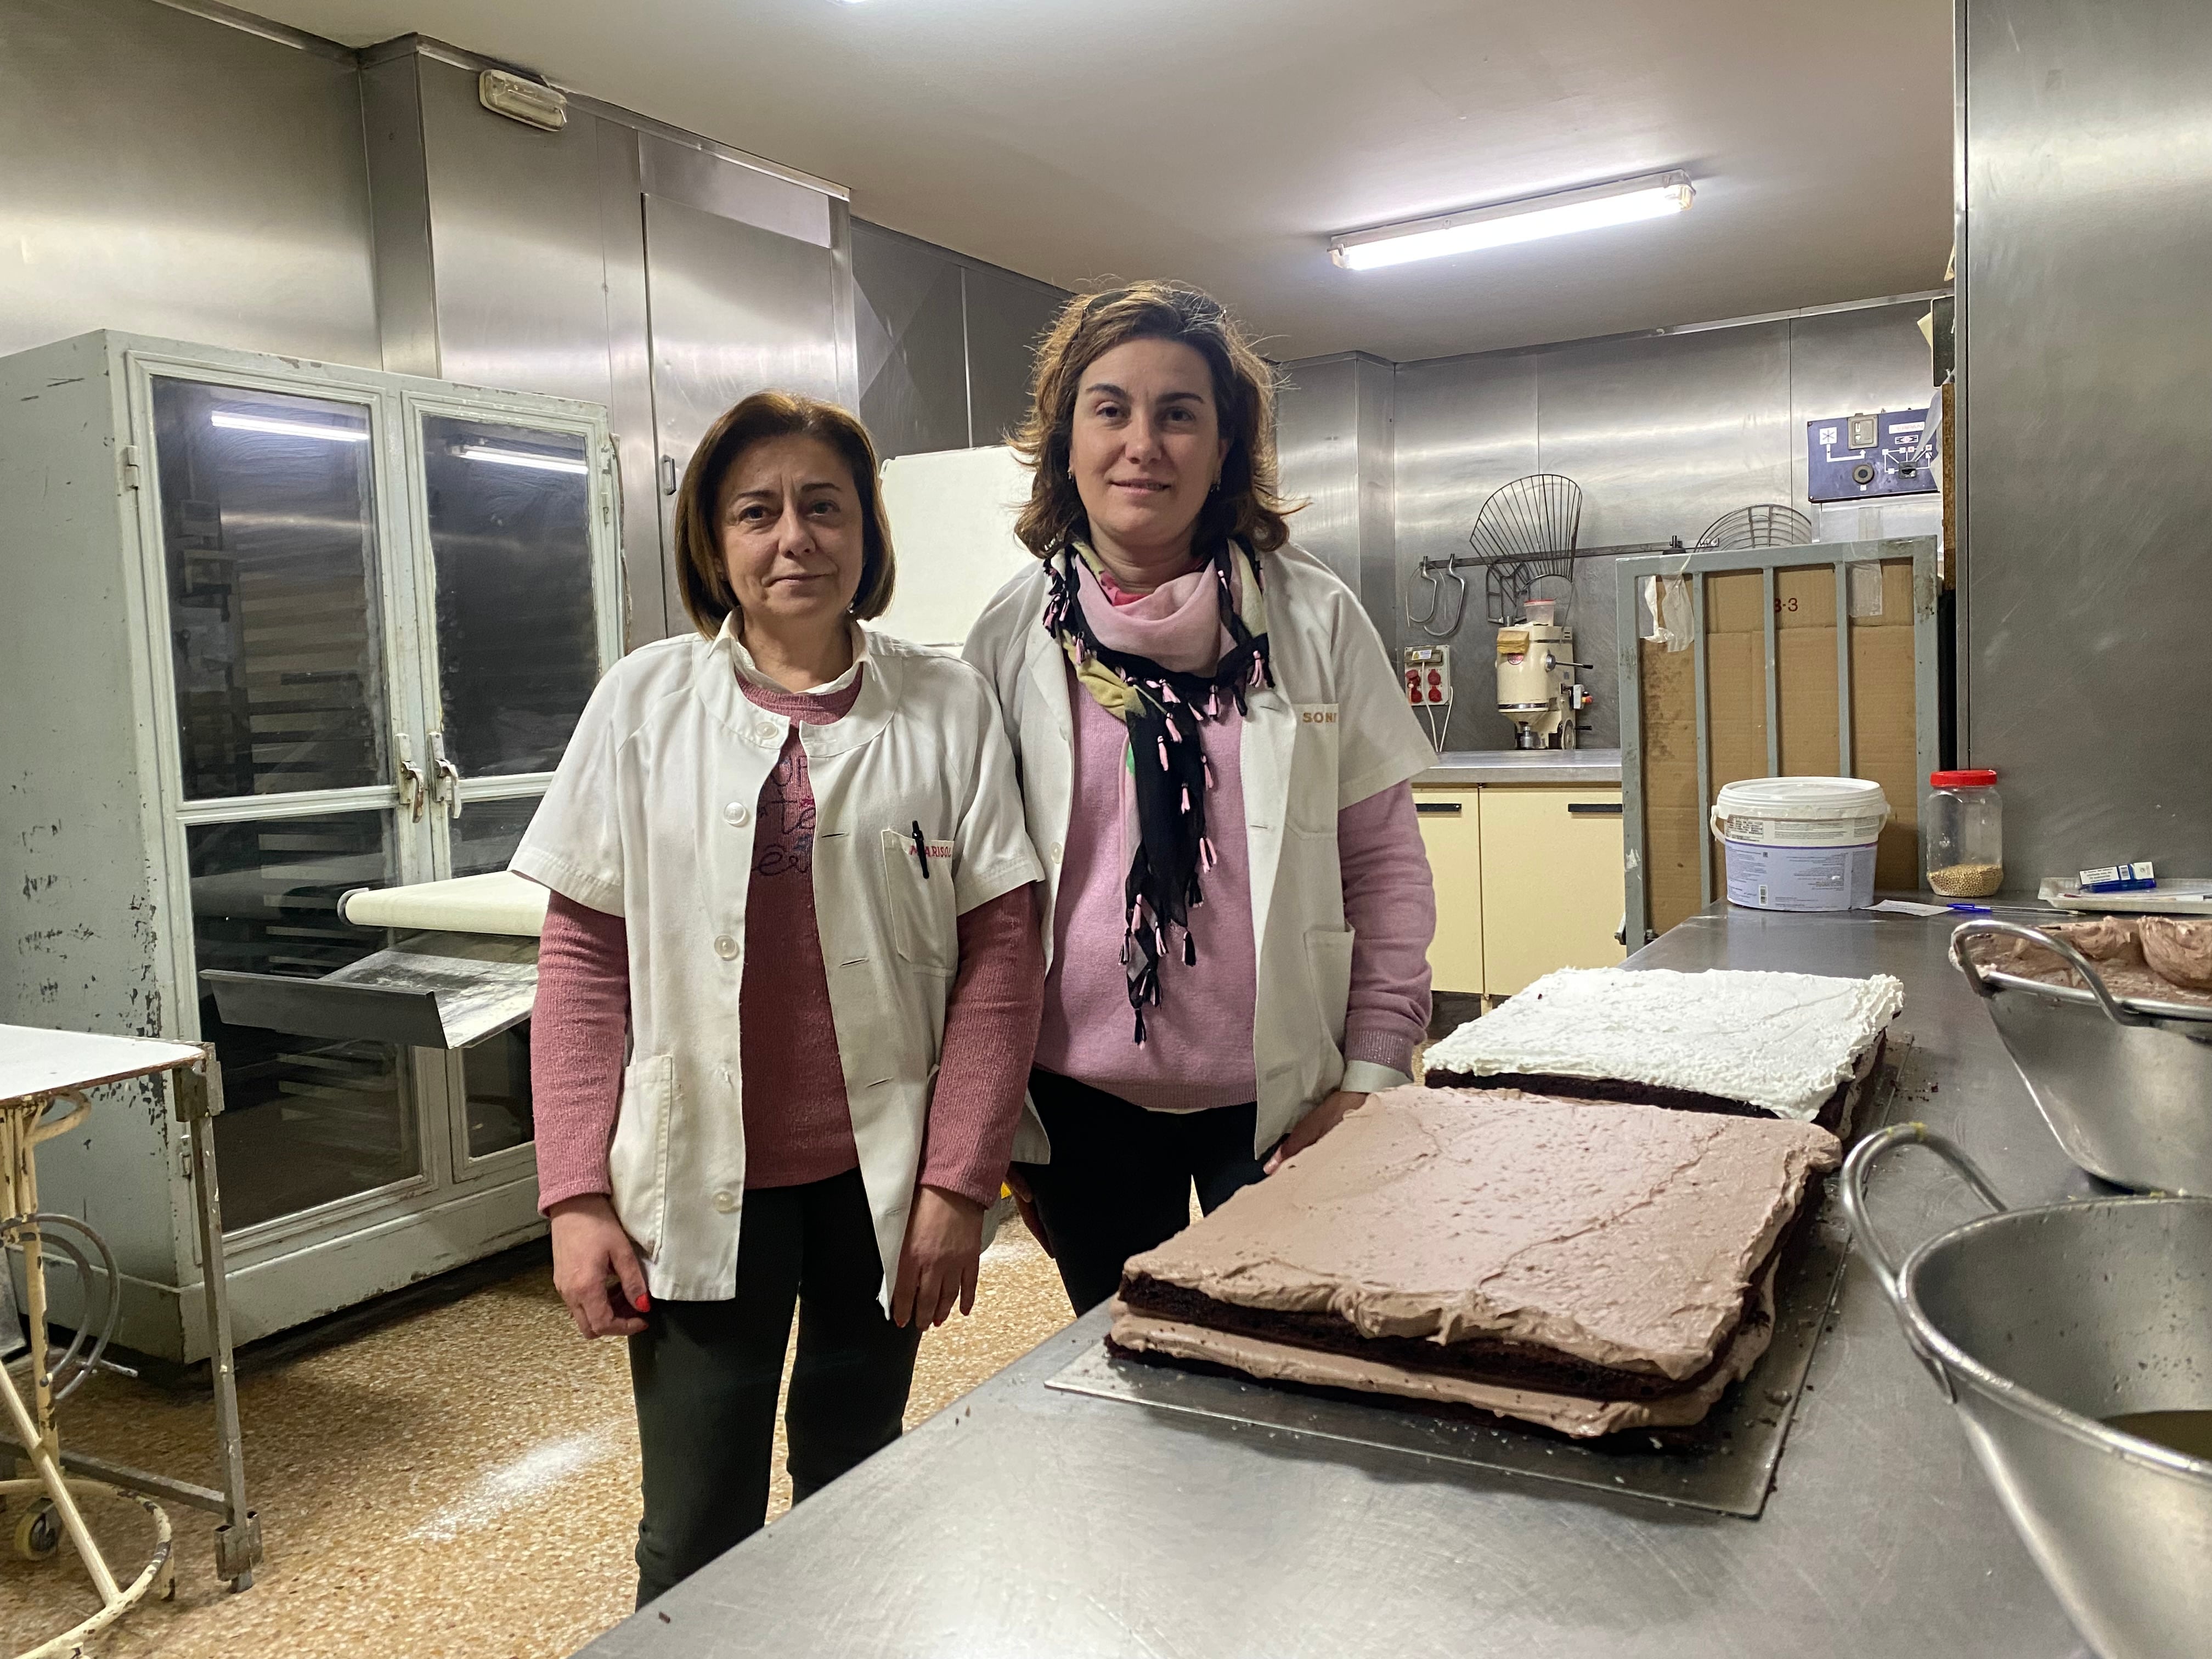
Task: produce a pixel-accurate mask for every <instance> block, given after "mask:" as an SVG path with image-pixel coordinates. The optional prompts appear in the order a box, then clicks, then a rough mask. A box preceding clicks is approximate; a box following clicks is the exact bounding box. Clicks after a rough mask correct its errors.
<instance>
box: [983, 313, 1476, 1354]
mask: <svg viewBox="0 0 2212 1659" xmlns="http://www.w3.org/2000/svg"><path fill="white" fill-rule="evenodd" d="M1017 443H1018V447H1019V448H1020V449H1021V451H1022V453H1023V454H1024V457H1025V459H1028V460H1029V461H1030V464H1031V465H1032V466H1033V467H1034V469H1035V477H1034V480H1033V482H1032V486H1031V490H1030V501H1029V503H1028V506H1027V507H1026V508H1025V509H1024V512H1023V513H1022V515H1021V520H1020V523H1019V532H1020V535H1021V537H1022V539H1023V540H1024V543H1026V544H1027V545H1028V547H1029V549H1030V551H1031V552H1032V553H1034V554H1035V555H1036V558H1037V565H1036V568H1035V569H1034V570H1031V571H1028V572H1025V573H1024V574H1022V575H1020V576H1018V577H1017V578H1016V579H1015V580H1013V581H1012V582H1010V583H1009V584H1007V586H1006V588H1005V589H1004V590H1002V591H1001V592H1000V593H999V595H998V596H997V598H996V599H994V600H993V601H992V604H991V605H990V607H989V608H988V609H987V611H985V612H984V614H983V616H982V617H981V619H980V620H979V621H978V622H977V623H976V625H975V629H974V631H973V632H972V633H971V634H970V635H969V639H968V645H967V655H968V659H969V661H970V662H972V663H974V664H975V665H976V666H977V667H978V668H980V669H981V670H982V671H983V672H984V674H985V676H986V677H987V678H988V679H989V680H990V681H991V683H992V684H993V686H994V688H995V689H996V690H997V692H998V695H999V701H1000V706H1001V707H1002V708H1003V709H1004V711H1005V714H1006V729H1007V733H1008V736H1009V737H1010V738H1012V743H1013V745H1014V750H1015V752H1016V755H1017V757H1018V760H1019V762H1020V765H1021V771H1022V787H1023V798H1024V809H1025V811H1026V813H1027V816H1028V821H1029V829H1030V840H1031V841H1032V842H1034V843H1035V844H1036V848H1037V851H1038V852H1039V854H1041V855H1042V860H1043V862H1044V867H1045V893H1046V898H1045V902H1046V907H1047V915H1048V927H1047V936H1046V939H1045V948H1046V951H1047V961H1048V967H1047V972H1046V978H1045V996H1044V1012H1043V1018H1042V1029H1041V1032H1040V1036H1039V1039H1038V1044H1037V1054H1036V1066H1035V1067H1034V1068H1033V1069H1032V1071H1031V1073H1030V1086H1029V1095H1030V1105H1031V1107H1032V1108H1033V1111H1032V1113H1031V1115H1030V1116H1029V1117H1028V1118H1027V1119H1025V1121H1024V1125H1023V1132H1022V1133H1021V1135H1020V1136H1019V1137H1018V1139H1017V1141H1016V1145H1015V1148H1014V1158H1015V1165H1014V1169H1013V1171H1012V1175H1011V1176H1010V1178H1009V1179H1010V1183H1011V1184H1012V1186H1013V1188H1014V1191H1015V1194H1016V1196H1017V1197H1018V1199H1020V1200H1021V1201H1022V1205H1023V1209H1024V1216H1025V1218H1027V1219H1028V1220H1029V1222H1030V1226H1031V1229H1032V1230H1033V1231H1036V1233H1037V1235H1038V1237H1039V1238H1040V1239H1041V1240H1042V1242H1043V1243H1045V1245H1046V1248H1047V1249H1050V1250H1051V1251H1052V1252H1053V1254H1054V1257H1055V1259H1056V1261H1057V1264H1058V1266H1059V1268H1060V1278H1061V1281H1062V1283H1063V1284H1064V1285H1066V1289H1067V1293H1068V1297H1069V1299H1070V1301H1071V1302H1073V1304H1074V1306H1075V1308H1076V1309H1077V1310H1078V1311H1082V1310H1085V1309H1088V1308H1090V1307H1092V1306H1094V1305H1096V1304H1097V1303H1099V1302H1101V1301H1103V1300H1104V1299H1105V1298H1106V1297H1109V1296H1110V1295H1111V1294H1113V1291H1114V1289H1115V1285H1116V1284H1117V1282H1118V1281H1119V1279H1120V1275H1121V1264H1122V1262H1123V1261H1125V1260H1126V1259H1127V1257H1128V1256H1130V1255H1133V1254H1136V1253H1137V1252H1139V1251H1141V1250H1145V1249H1150V1248H1151V1247H1152V1246H1153V1245H1155V1244H1158V1243H1160V1242H1162V1241H1163V1240H1164V1239H1166V1238H1167V1237H1170V1236H1171V1235H1172V1234H1174V1233H1176V1232H1177V1231H1180V1230H1181V1229H1182V1227H1183V1225H1185V1224H1186V1222H1187V1221H1188V1217H1189V1205H1190V1199H1191V1194H1192V1192H1193V1189H1194V1188H1195V1190H1196V1193H1197V1196H1198V1200H1199V1202H1200V1204H1201V1205H1202V1206H1204V1207H1205V1208H1206V1209H1208V1210H1211V1209H1212V1208H1213V1206H1216V1205H1217V1204H1218V1203H1220V1202H1221V1201H1222V1200H1224V1199H1225V1198H1226V1197H1227V1196H1228V1195H1229V1194H1231V1193H1232V1192H1234V1191H1235V1190H1236V1189H1237V1188H1239V1187H1241V1186H1243V1185H1244V1184H1245V1183H1247V1182H1251V1181H1255V1180H1257V1179H1259V1178H1260V1177H1261V1175H1262V1174H1263V1173H1264V1172H1265V1171H1266V1170H1269V1169H1272V1168H1273V1167H1274V1166H1275V1165H1276V1164H1279V1163H1280V1161H1281V1160H1282V1159H1284V1158H1287V1157H1290V1156H1291V1155H1292V1154H1294V1153H1296V1152H1298V1151H1299V1150H1301V1149H1302V1148H1304V1147H1305V1146H1309V1145H1310V1144H1311V1143H1312V1142H1314V1141H1315V1140H1316V1139H1319V1138H1320V1137H1321V1136H1322V1135H1323V1134H1326V1133H1328V1130H1329V1129H1331V1128H1332V1127H1334V1126H1335V1125H1336V1124H1337V1123H1338V1122H1340V1121H1341V1120H1342V1119H1343V1117H1344V1115H1345V1114H1346V1112H1348V1111H1351V1110H1353V1109H1356V1108H1357V1107H1358V1105H1359V1103H1361V1102H1362V1101H1363V1100H1364V1099H1365V1098H1366V1096H1367V1094H1368V1093H1369V1092H1370V1091H1373V1090H1376V1089H1379V1088H1385V1087H1388V1086H1389V1085H1392V1084H1395V1083H1402V1082H1405V1081H1407V1080H1408V1073H1410V1071H1411V1068H1412V1060H1413V1046H1414V1044H1415V1042H1417V1041H1418V1040H1419V1038H1420V1036H1422V1035H1423V1033H1424V1031H1425V1028H1426V1025H1427V1023H1428V1016H1429V970H1428V958H1427V951H1428V945H1429V939H1430V935H1431V933H1432V932H1433V931H1434V928H1435V921H1436V905H1435V896H1434V893H1433V890H1432V889H1431V884H1430V879H1429V869H1428V861H1427V859H1426V857H1425V854H1424V852H1423V849H1422V845H1421V837H1420V831H1419V823H1418V820H1417V819H1416V817H1415V815H1414V810H1413V795H1412V790H1411V788H1410V780H1411V779H1412V778H1413V776H1414V775H1415V774H1417V773H1419V771H1421V770H1422V769H1424V768H1425V767H1426V766H1428V765H1430V764H1431V763H1432V761H1433V759H1434V755H1433V751H1432V750H1431V746H1430V744H1429V742H1428V740H1427V738H1425V736H1424V735H1423V733H1422V732H1421V730H1420V727H1419V723H1418V722H1417V721H1416V720H1414V718H1413V714H1412V711H1411V710H1410V708H1408V707H1407V702H1406V700H1405V694H1404V692H1403V690H1402V689H1401V686H1400V684H1399V679H1398V676H1397V673H1396V671H1395V669H1394V668H1393V667H1392V665H1391V664H1390V662H1389V659H1388V657H1387V656H1386V655H1385V653H1384V652H1383V644H1382V641H1381V639H1380V637H1379V636H1378V635H1376V631H1375V628H1374V625H1373V624H1372V623H1370V621H1369V620H1368V618H1367V617H1366V614H1365V613H1364V611H1362V610H1361V609H1360V605H1359V602H1358V599H1357V598H1356V597H1355V596H1354V595H1353V594H1352V591H1351V590H1350V589H1349V588H1347V587H1346V586H1345V585H1344V584H1343V583H1342V582H1341V581H1340V580H1337V578H1336V577H1335V576H1334V574H1331V573H1330V572H1329V570H1328V568H1327V567H1326V566H1324V565H1323V564H1322V562H1320V561H1319V560H1317V559H1316V558H1314V557H1313V556H1311V555H1310V554H1308V553H1305V552H1304V551H1302V550H1299V549H1298V548H1297V547H1295V546H1293V545H1291V542H1290V539H1289V531H1288V526H1287V525H1286V524H1285V504H1284V503H1283V502H1282V501H1280V500H1279V497H1278V495H1277V492H1276V483H1275V471H1274V445H1273V376H1272V374H1271V372H1270V370H1269V369H1268V368H1267V364H1266V363H1265V362H1263V361H1262V360H1261V358H1260V356H1258V355H1257V353H1255V351H1254V350H1253V349H1252V348H1251V346H1250V344H1249V342H1248V341H1247V340H1246V338H1245V337H1244V336H1243V332H1242V331H1240V330H1239V328H1238V327H1237V324H1236V323H1235V321H1234V320H1233V319H1231V317H1230V316H1229V315H1228V314H1227V313H1225V311H1224V310H1223V308H1222V307H1221V306H1220V305H1219V304H1218V303H1217V302H1216V301H1213V300H1212V299H1211V298H1210V297H1208V296H1207V295H1204V294H1202V293H1200V292H1198V291H1197V290H1195V289H1190V288H1187V287H1182V286H1180V285H1175V284H1168V283H1138V284H1135V285H1133V286H1131V287H1127V288H1121V289H1115V290H1114V291H1112V292H1110V293H1104V294H1097V295H1087V296H1085V297H1081V298H1078V299H1076V300H1073V301H1070V302H1069V304H1068V305H1067V307H1066V309H1065V310H1064V311H1063V312H1062V313H1061V314H1060V319H1059V320H1058V322H1057V323H1056V324H1055V325H1054V327H1053V328H1052V330H1051V331H1050V332H1049V333H1048V336H1047V337H1046V338H1045V341H1044V343H1043V345H1042V349H1041V350H1040V353H1039V359H1038V364H1037V368H1036V383H1035V392H1034V398H1033V400H1032V408H1031V410H1030V416H1029V418H1028V421H1027V422H1026V424H1025V425H1024V428H1023V430H1022V432H1021V434H1020V435H1019V436H1018V440H1017Z"/></svg>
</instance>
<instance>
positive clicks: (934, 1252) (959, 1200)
mask: <svg viewBox="0 0 2212 1659" xmlns="http://www.w3.org/2000/svg"><path fill="white" fill-rule="evenodd" d="M982 1254H983V1206H981V1205H980V1204H978V1203H977V1202H976V1201H975V1200H974V1199H972V1198H963V1196H961V1194H958V1193H949V1192H947V1191H945V1189H944V1188H942V1187H923V1188H919V1189H917V1190H916V1192H915V1195H914V1208H913V1209H912V1210H911V1211H910V1212H908V1215H907V1218H906V1243H904V1244H902V1245H901V1246H900V1248H899V1268H898V1280H897V1283H896V1285H893V1287H892V1289H891V1323H893V1324H894V1325H898V1326H901V1327H903V1326H906V1325H908V1324H909V1323H914V1322H919V1323H921V1324H924V1325H942V1324H943V1323H944V1322H945V1321H946V1320H948V1319H950V1318H951V1316H952V1304H954V1303H955V1302H957V1303H958V1304H960V1311H961V1312H962V1313H963V1314H964V1313H972V1312H974V1311H975V1273H976V1271H977V1269H976V1263H977V1261H979V1260H980V1259H981V1256H982Z"/></svg>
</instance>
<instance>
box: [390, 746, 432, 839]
mask: <svg viewBox="0 0 2212 1659" xmlns="http://www.w3.org/2000/svg"><path fill="white" fill-rule="evenodd" d="M394 735H395V736H396V738H397V739H398V745H399V805H401V806H402V807H404V808H406V809H408V811H410V815H411V816H412V817H413V818H414V821H415V822H416V823H422V797H423V796H424V795H425V794H426V793H428V788H427V786H425V785H424V783H423V781H422V768H421V767H419V766H417V765H416V764H415V739H414V738H410V737H409V736H408V735H407V733H405V732H398V733H395V734H394Z"/></svg>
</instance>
